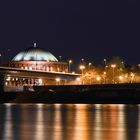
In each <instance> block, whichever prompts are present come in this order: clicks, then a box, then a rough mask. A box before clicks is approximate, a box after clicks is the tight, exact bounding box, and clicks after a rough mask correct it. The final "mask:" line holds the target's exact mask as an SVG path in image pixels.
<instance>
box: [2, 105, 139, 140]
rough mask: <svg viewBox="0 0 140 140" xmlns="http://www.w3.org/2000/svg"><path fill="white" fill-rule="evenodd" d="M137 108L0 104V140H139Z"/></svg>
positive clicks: (137, 106) (131, 106) (126, 106)
mask: <svg viewBox="0 0 140 140" xmlns="http://www.w3.org/2000/svg"><path fill="white" fill-rule="evenodd" d="M139 120H140V106H139V105H110V104H108V105H107V104H106V105H100V104H96V105H91V104H90V105H86V104H67V105H63V104H3V105H0V140H139V139H140V134H139V132H140V122H139Z"/></svg>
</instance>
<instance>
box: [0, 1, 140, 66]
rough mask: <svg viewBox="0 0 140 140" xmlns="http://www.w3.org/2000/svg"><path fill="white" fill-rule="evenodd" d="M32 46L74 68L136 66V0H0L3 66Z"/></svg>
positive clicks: (139, 58) (139, 28) (139, 14)
mask: <svg viewBox="0 0 140 140" xmlns="http://www.w3.org/2000/svg"><path fill="white" fill-rule="evenodd" d="M34 42H36V43H37V44H38V45H39V46H40V47H42V48H44V49H46V50H48V51H50V52H52V53H53V54H54V55H55V56H57V57H58V56H59V55H61V56H62V58H63V59H69V58H72V59H74V60H75V62H77V61H80V59H81V58H84V59H85V61H86V62H89V61H90V62H92V63H96V64H97V63H102V61H103V59H104V58H106V59H108V58H111V57H113V56H120V57H121V58H122V59H124V61H125V62H126V63H128V64H135V63H140V5H139V4H138V0H127V1H125V2H124V1H123V0H121V1H117V2H115V1H113V2H112V1H109V2H107V1H104V0H91V1H87V0H85V1H81V0H69V1H67V0H44V1H41V0H1V1H0V53H1V54H2V60H3V61H4V60H7V59H9V58H12V57H13V56H14V55H15V54H16V53H18V52H19V51H21V50H23V49H25V48H28V47H30V46H32V45H33V43H34ZM9 49H10V50H9ZM8 50H9V51H8Z"/></svg>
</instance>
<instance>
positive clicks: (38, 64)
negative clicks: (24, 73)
mask: <svg viewBox="0 0 140 140" xmlns="http://www.w3.org/2000/svg"><path fill="white" fill-rule="evenodd" d="M9 66H10V67H14V68H21V69H27V70H42V71H54V72H68V64H67V63H65V62H46V61H11V62H10V64H9Z"/></svg>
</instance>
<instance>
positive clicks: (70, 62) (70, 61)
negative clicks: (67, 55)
mask: <svg viewBox="0 0 140 140" xmlns="http://www.w3.org/2000/svg"><path fill="white" fill-rule="evenodd" d="M71 64H72V60H69V73H70V71H71Z"/></svg>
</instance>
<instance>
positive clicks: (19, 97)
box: [0, 84, 140, 104]
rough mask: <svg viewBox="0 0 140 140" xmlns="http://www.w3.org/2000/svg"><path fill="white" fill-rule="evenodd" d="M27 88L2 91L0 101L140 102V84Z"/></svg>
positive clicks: (65, 102)
mask: <svg viewBox="0 0 140 140" xmlns="http://www.w3.org/2000/svg"><path fill="white" fill-rule="evenodd" d="M25 89H26V91H24V92H3V93H1V95H0V103H5V102H12V103H48V104H50V103H64V104H67V103H87V104H92V103H93V104H108V103H109V104H116V103H118V104H120V103H123V104H139V103H140V84H106V85H76V86H75V85H74V86H72V85H71V86H70V85H69V86H36V87H34V91H32V92H31V91H28V88H27V87H26V88H25Z"/></svg>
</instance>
